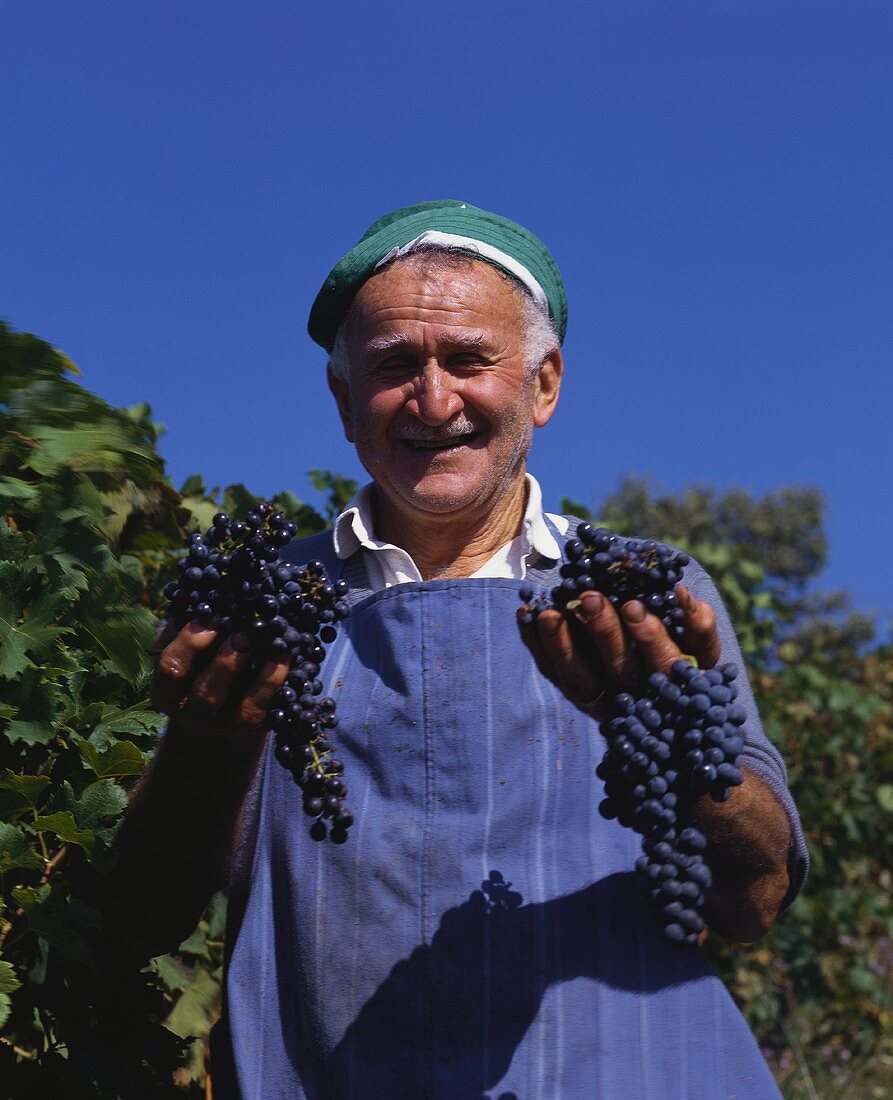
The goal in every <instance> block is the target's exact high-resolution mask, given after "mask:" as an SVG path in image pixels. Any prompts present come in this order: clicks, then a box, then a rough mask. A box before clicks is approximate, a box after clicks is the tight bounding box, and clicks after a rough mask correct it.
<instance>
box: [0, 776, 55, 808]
mask: <svg viewBox="0 0 893 1100" xmlns="http://www.w3.org/2000/svg"><path fill="white" fill-rule="evenodd" d="M50 782H51V780H50V777H49V776H48V775H18V774H17V773H16V772H14V771H11V770H10V769H9V768H7V769H6V770H5V771H4V772H3V773H2V774H0V790H3V791H11V792H12V793H13V794H14V795H16V796H17V798H18V799H19V801H20V802H21V805H22V806H23V807H27V806H30V807H31V808H32V809H36V808H37V802H38V800H39V798H40V794H41V792H42V791H44V790H45V789H46V788H47V787H48V786H49V784H50Z"/></svg>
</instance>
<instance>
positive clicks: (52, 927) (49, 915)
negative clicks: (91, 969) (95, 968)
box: [12, 884, 93, 966]
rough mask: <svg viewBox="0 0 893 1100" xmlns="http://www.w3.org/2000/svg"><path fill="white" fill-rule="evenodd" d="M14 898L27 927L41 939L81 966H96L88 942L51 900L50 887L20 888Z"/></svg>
mask: <svg viewBox="0 0 893 1100" xmlns="http://www.w3.org/2000/svg"><path fill="white" fill-rule="evenodd" d="M12 898H13V901H15V902H17V903H18V904H19V905H20V906H21V907H22V909H23V910H24V911H25V918H26V920H27V921H28V924H29V925H30V927H31V928H32V929H33V930H34V931H35V932H36V933H37V935H38V936H40V937H41V938H42V939H44V940H46V941H47V943H49V944H50V945H51V946H52V947H56V948H58V949H59V950H60V951H61V952H63V954H65V955H68V956H70V957H71V958H73V959H76V960H77V961H78V962H81V963H84V964H85V965H87V966H92V965H93V960H92V956H91V954H90V950H89V948H88V947H87V944H86V942H85V940H84V939H83V937H82V936H80V935H79V934H78V933H77V932H76V931H75V930H74V929H73V928H71V927H70V926H69V925H68V924H66V922H65V920H64V919H63V916H62V911H60V909H59V907H58V906H57V905H55V904H54V903H53V901H52V899H51V898H50V896H49V885H48V884H47V885H44V886H41V887H33V886H17V887H15V888H14V889H13V891H12Z"/></svg>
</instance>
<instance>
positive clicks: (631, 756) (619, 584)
mask: <svg viewBox="0 0 893 1100" xmlns="http://www.w3.org/2000/svg"><path fill="white" fill-rule="evenodd" d="M567 557H568V559H569V560H568V563H567V564H565V565H563V566H562V567H561V576H562V580H561V583H560V585H558V586H557V587H556V588H554V589H553V590H552V592H551V598H550V597H549V596H547V595H546V594H545V593H536V592H534V590H533V589H531V588H529V587H527V588H523V589H522V590H521V598H522V599H523V600H524V601H525V602H526V603H527V604H528V610H527V612H526V613H525V615H524V620H525V621H527V622H528V623H532V622H533V621H534V620H535V619H536V616H537V615H538V614H539V613H540V612H541V611H543V610H545V609H546V608H547V607H557V608H559V609H560V610H562V611H563V612H565V613H570V612H572V611H573V610H574V609H575V608H576V606H577V605H578V603H579V598H580V596H581V595H582V593H583V592H585V591H587V590H594V591H598V592H601V593H603V594H604V595H605V596H606V597H607V599H608V600H610V602H611V603H612V604H613V606H614V607H616V608H620V607H621V606H622V605H623V604H625V603H627V602H628V601H629V600H640V601H641V602H642V603H644V604H645V606H646V607H647V608H648V609H649V610H650V611H651V612H653V613H654V614H655V615H657V616H658V617H659V618H660V619H661V621H662V622H663V624H664V626H665V627H666V629H667V631H668V633H669V634H670V637H672V638H674V639H675V640H677V641H681V640H682V639H683V636H684V619H685V613H684V611H683V610H682V609H681V608H680V607H679V606H678V601H677V598H676V593H675V586H676V584H677V583H678V582H679V581H680V580H681V578H682V570H683V568H684V567H685V566H686V565H688V563H689V558H688V555H687V554H683V553H681V552H680V551H678V550H673V549H672V548H670V547H667V546H661V545H659V544H658V543H655V542H653V541H651V540H647V539H635V538H623V537H621V536H620V535H615V534H612V533H611V532H610V531H607V530H605V529H604V528H601V527H599V528H593V527H592V525H591V524H588V523H582V524H580V526H579V527H578V528H577V537H576V538H573V539H570V540H569V541H568V543H567ZM736 677H737V670H736V669H735V666H734V665H731V664H725V665H722V666H721V667H720V668H711V669H705V670H700V669H698V668H696V667H694V666H693V665H692V664H691V663H690V662H689V661H687V660H679V661H677V662H676V663H675V664H674V665H673V667H672V668H671V669H670V672H669V675H665V674H664V673H660V672H655V673H652V675H651V676H650V677H649V679H648V683H647V687H646V688H645V690H644V691H643V693H642V694H641V695H640V696H639V697H634V696H633V695H630V694H628V693H622V694H619V695H616V696H614V698H613V699H612V700H611V707H610V710H611V712H612V717H611V718H610V719H609V720H608V721H607V722H605V723H603V726H602V731H603V733H604V734H605V739H606V741H607V749H606V751H605V755H604V758H603V759H602V762H601V763H600V764H599V766H598V768H597V769H596V770H597V773H598V776H599V778H600V779H602V780H603V781H604V784H605V795H606V797H605V799H604V801H603V802H602V803H601V805H600V806H599V812H600V813H601V814H602V816H603V817H606V818H608V819H614V818H616V819H617V820H618V821H619V822H620V824H621V825H625V826H626V827H628V828H630V829H633V830H634V831H635V832H637V833H638V834H639V835H640V836H641V837H642V838H643V840H642V850H643V854H642V855H641V856H640V857H639V858H638V860H637V861H636V870H637V871H638V872H639V874H640V875H641V876H642V877H643V879H644V880H645V882H646V883H647V886H648V890H649V897H650V899H651V902H652V904H653V907H654V909H655V913H656V915H657V918H658V921H659V923H660V924H661V926H662V928H663V931H664V935H665V936H666V937H667V939H669V940H670V941H671V942H673V943H677V944H693V943H694V942H695V941H696V940H697V937H698V934H699V933H700V931H701V930H702V929H703V927H704V920H703V917H702V916H701V910H702V908H703V903H704V894H705V891H706V890H707V889H708V887H709V886H710V884H711V875H710V868H709V867H708V866H707V864H706V863H705V861H704V856H703V853H704V850H705V849H706V847H707V840H706V838H705V836H704V834H703V832H702V831H701V830H700V828H699V827H698V823H697V821H696V819H695V817H694V814H693V807H694V804H695V802H696V801H697V800H698V799H699V798H700V797H701V796H702V795H704V794H708V795H709V796H710V797H711V798H712V799H713V800H714V801H716V802H724V801H725V800H726V799H727V798H728V797H729V794H730V791H731V788H732V787H735V786H738V785H739V784H740V783H742V782H743V778H744V777H743V775H742V773H741V770H740V769H739V767H738V758H739V756H740V753H741V750H742V748H743V745H744V736H743V731H742V729H741V727H742V726H743V724H744V720H745V714H746V712H745V710H744V707H743V706H742V705H741V704H740V703H738V702H737V701H736V699H737V694H738V689H737V687H736V686H735V679H736Z"/></svg>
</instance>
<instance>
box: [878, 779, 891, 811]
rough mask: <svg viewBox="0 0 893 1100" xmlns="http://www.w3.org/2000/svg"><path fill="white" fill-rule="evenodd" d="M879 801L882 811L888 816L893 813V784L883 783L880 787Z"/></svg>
mask: <svg viewBox="0 0 893 1100" xmlns="http://www.w3.org/2000/svg"><path fill="white" fill-rule="evenodd" d="M877 801H878V805H879V806H880V808H881V809H882V810H884V811H886V812H887V813H888V814H890V813H893V784H890V783H882V784H881V785H880V787H878V789H877Z"/></svg>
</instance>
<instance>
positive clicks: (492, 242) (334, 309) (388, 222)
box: [307, 199, 567, 352]
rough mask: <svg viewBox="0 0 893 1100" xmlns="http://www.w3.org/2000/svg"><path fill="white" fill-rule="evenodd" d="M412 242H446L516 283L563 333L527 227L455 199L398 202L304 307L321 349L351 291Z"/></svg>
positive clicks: (559, 309) (554, 282)
mask: <svg viewBox="0 0 893 1100" xmlns="http://www.w3.org/2000/svg"><path fill="white" fill-rule="evenodd" d="M417 242H424V243H431V244H447V245H450V246H451V247H454V248H458V249H461V251H463V252H467V253H468V254H469V255H470V256H474V257H476V258H477V259H480V260H484V261H486V262H487V263H489V264H492V265H493V266H494V267H498V268H500V269H501V270H502V271H505V272H507V273H508V274H509V275H512V276H513V277H514V278H515V279H517V280H518V282H520V283H522V284H523V285H524V286H526V287H527V289H528V290H529V291H530V293H531V294H532V295H533V297H534V300H536V301H538V302H539V303H540V304H541V305H542V306H543V307H544V308H546V309H548V312H549V316H550V317H551V319H552V323H553V325H554V326H555V330H556V332H557V333H558V336H559V339H561V340H564V335H565V332H566V331H567V297H566V295H565V293H564V284H563V283H562V281H561V275H560V273H559V271H558V267H557V266H556V264H555V261H554V260H553V259H552V254H551V253H550V252H549V250H548V248H546V246H545V245H544V244H543V242H542V241H541V240H540V239H539V237H536V236H534V234H533V233H531V232H530V230H529V229H525V228H524V226H523V225H518V223H517V222H513V221H511V220H509V219H508V218H503V217H501V216H500V215H499V214H491V213H490V212H489V211H488V210H481V209H480V208H479V207H477V206H472V205H471V204H470V203H467V202H461V201H460V200H459V199H437V200H434V201H431V202H420V203H416V205H415V206H403V207H401V208H400V209H399V210H394V211H392V212H391V213H390V214H385V215H384V217H381V218H379V219H378V220H377V221H375V222H373V223H372V225H370V226H369V228H368V229H367V230H366V232H365V233H364V234H363V236H362V237H361V238H360V240H359V241H358V242H357V244H356V245H355V246H354V247H353V248H352V249H351V250H350V252H348V253H347V255H346V256H343V257H342V258H341V259H340V260H339V261H338V263H337V264H335V266H334V267H333V268H332V270H331V271H330V272H329V274H328V277H327V278H326V281H325V282H324V283H323V285H322V289H321V290H320V292H319V294H317V296H316V300H315V301H314V303H313V307H312V309H311V310H310V319H309V321H308V322H307V331H308V332H309V333H310V336H311V338H312V339H313V340H314V341H315V342H316V343H317V344H319V345H321V346H322V347H324V348H325V349H326V351H329V352H330V351H331V350H332V347H333V345H334V343H335V336H336V334H337V332H338V326H339V325H340V324H341V321H342V320H343V319H344V316H345V314H346V313H347V311H348V309H349V308H350V303H351V302H352V301H353V299H354V295H355V294H356V293H357V291H358V290H359V289H360V287H361V286H362V285H363V283H365V282H366V280H367V279H369V278H370V277H371V276H372V275H374V274H375V272H376V270H377V269H378V267H379V266H381V265H383V264H385V263H387V262H389V261H391V260H393V259H396V258H397V257H398V256H399V255H400V254H401V252H402V251H403V250H405V249H406V247H407V246H408V245H411V244H416V243H417Z"/></svg>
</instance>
